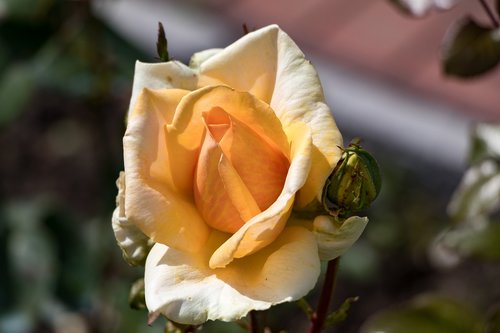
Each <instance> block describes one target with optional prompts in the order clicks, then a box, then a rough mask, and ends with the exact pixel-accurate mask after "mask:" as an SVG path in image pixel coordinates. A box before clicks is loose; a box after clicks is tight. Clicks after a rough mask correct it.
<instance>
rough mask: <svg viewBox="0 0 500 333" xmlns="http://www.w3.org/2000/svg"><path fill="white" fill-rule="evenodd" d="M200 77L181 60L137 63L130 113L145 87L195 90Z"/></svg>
mask: <svg viewBox="0 0 500 333" xmlns="http://www.w3.org/2000/svg"><path fill="white" fill-rule="evenodd" d="M197 82H198V78H197V75H196V73H195V72H194V71H193V70H192V69H191V68H189V67H187V66H186V65H184V64H183V63H181V62H179V61H169V62H161V63H153V64H148V63H143V62H140V61H137V62H136V63H135V72H134V85H133V87H132V97H131V99H130V108H129V114H130V112H132V111H133V110H134V107H135V103H136V102H137V98H138V97H139V95H140V94H141V93H142V90H143V89H144V88H149V89H166V88H178V89H185V90H194V89H196V85H197Z"/></svg>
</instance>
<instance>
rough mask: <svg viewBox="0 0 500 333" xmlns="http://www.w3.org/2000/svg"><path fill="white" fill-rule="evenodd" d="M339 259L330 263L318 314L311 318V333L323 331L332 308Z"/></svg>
mask: <svg viewBox="0 0 500 333" xmlns="http://www.w3.org/2000/svg"><path fill="white" fill-rule="evenodd" d="M339 259H340V258H335V259H333V260H331V261H329V262H328V267H327V269H326V275H325V282H324V283H323V289H322V290H321V295H320V296H319V301H318V307H317V308H316V312H314V313H313V315H312V316H311V326H310V327H309V333H319V332H321V330H322V329H323V325H324V324H325V319H326V316H327V314H328V309H329V308H330V300H331V298H332V295H333V290H334V289H335V280H336V279H337V271H338V268H339Z"/></svg>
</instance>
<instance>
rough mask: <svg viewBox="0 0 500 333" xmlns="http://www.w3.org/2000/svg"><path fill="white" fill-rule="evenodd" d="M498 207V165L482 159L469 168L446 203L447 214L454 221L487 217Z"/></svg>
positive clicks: (492, 161) (499, 176) (499, 184)
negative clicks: (447, 203) (448, 202)
mask: <svg viewBox="0 0 500 333" xmlns="http://www.w3.org/2000/svg"><path fill="white" fill-rule="evenodd" d="M498 207H500V166H499V164H498V162H496V161H494V160H484V161H482V162H480V163H478V164H476V165H474V166H472V167H471V168H469V169H468V170H467V171H466V173H465V175H464V177H463V178H462V180H461V182H460V185H459V186H458V188H457V190H456V191H455V193H454V194H453V197H452V199H451V201H450V204H449V205H448V214H449V215H450V217H451V218H453V219H454V220H456V221H470V222H473V220H474V219H478V218H481V217H487V216H488V215H489V214H491V213H492V212H493V211H495V210H496V209H497V208H498Z"/></svg>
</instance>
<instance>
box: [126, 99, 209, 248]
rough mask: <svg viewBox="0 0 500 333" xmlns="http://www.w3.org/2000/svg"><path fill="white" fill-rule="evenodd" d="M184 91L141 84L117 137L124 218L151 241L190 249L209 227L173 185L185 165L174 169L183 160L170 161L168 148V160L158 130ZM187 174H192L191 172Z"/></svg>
mask: <svg viewBox="0 0 500 333" xmlns="http://www.w3.org/2000/svg"><path fill="white" fill-rule="evenodd" d="M186 93H187V92H186V91H182V90H175V89H167V90H161V91H151V90H147V89H145V90H144V91H143V94H141V95H140V96H139V98H138V101H137V104H136V107H135V108H134V111H133V112H132V113H131V114H130V118H129V122H128V126H127V131H126V133H125V137H124V138H123V146H124V159H125V161H124V162H125V177H126V184H127V188H126V195H125V211H126V215H127V217H128V219H129V221H131V222H132V223H134V224H135V225H137V226H138V227H139V228H140V229H141V230H142V231H143V232H144V233H145V234H146V235H148V236H149V237H151V238H152V239H153V240H154V241H155V242H160V243H165V244H168V245H169V246H171V247H175V248H179V249H184V250H188V249H189V250H191V251H196V250H197V249H198V248H199V247H202V246H203V244H204V242H205V241H206V239H207V238H208V234H209V227H208V226H206V224H205V222H204V221H203V219H202V218H201V216H200V215H199V213H198V211H197V209H196V207H194V205H193V203H192V201H191V200H190V199H189V198H187V197H185V196H184V195H183V192H182V187H181V188H180V189H181V190H179V187H178V179H180V178H182V177H180V176H182V175H184V174H185V173H186V172H189V170H185V169H182V168H179V165H178V164H180V165H181V167H182V166H183V162H184V161H183V160H180V161H177V160H175V161H174V160H173V156H175V155H172V154H170V153H169V154H170V157H172V158H170V159H169V154H167V149H166V145H165V140H166V139H165V137H164V131H163V128H164V126H165V124H166V123H167V122H169V121H170V120H171V119H172V117H173V112H174V111H173V110H174V109H175V106H176V105H177V104H178V103H179V101H180V100H181V99H182V97H183V96H185V95H186ZM175 157H176V156H175ZM169 165H171V166H172V165H174V166H175V165H177V166H178V168H177V169H175V168H170V167H169ZM189 176H190V177H191V178H192V174H190V175H189ZM184 178H186V176H184ZM191 184H192V180H191ZM181 185H182V184H181Z"/></svg>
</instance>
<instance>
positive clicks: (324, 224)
mask: <svg viewBox="0 0 500 333" xmlns="http://www.w3.org/2000/svg"><path fill="white" fill-rule="evenodd" d="M367 224H368V218H367V217H359V216H351V217H350V218H348V219H347V220H345V221H344V222H343V223H342V224H341V225H340V226H338V225H336V224H335V223H334V222H333V221H332V219H331V217H329V216H326V215H321V216H318V217H316V218H315V219H314V225H313V233H314V234H315V236H316V241H317V242H318V249H319V256H320V258H321V260H332V259H335V258H337V257H339V256H341V255H342V254H344V252H346V251H347V250H348V249H349V248H350V247H351V246H352V245H353V244H354V242H356V241H357V240H358V238H359V236H361V234H362V233H363V230H364V229H365V227H366V225H367Z"/></svg>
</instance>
